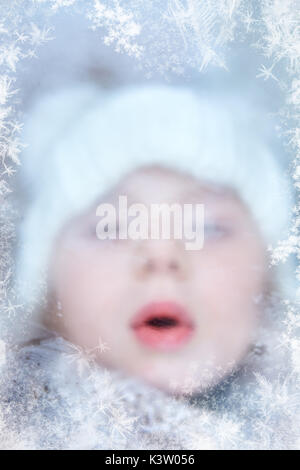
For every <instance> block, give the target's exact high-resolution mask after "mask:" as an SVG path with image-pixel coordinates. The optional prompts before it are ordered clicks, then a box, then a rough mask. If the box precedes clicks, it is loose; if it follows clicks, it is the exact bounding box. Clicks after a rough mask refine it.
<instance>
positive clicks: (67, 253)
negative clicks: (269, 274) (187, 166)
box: [50, 167, 267, 393]
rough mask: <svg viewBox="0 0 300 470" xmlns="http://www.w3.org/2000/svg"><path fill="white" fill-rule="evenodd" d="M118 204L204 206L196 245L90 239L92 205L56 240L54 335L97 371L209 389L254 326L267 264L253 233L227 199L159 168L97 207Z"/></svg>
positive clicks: (136, 176) (133, 177) (242, 349)
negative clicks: (98, 366)
mask: <svg viewBox="0 0 300 470" xmlns="http://www.w3.org/2000/svg"><path fill="white" fill-rule="evenodd" d="M119 195H126V196H127V197H128V206H129V205H130V204H132V203H136V202H138V203H143V204H144V205H146V206H147V207H150V204H152V203H167V204H173V203H178V204H181V205H183V204H187V203H191V204H195V203H202V204H204V211H205V212H204V221H205V224H206V225H205V232H204V246H203V248H202V249H200V250H196V251H189V250H186V249H185V241H186V240H174V239H170V240H165V239H160V240H152V239H147V240H131V239H125V240H118V239H116V240H100V239H98V238H97V235H96V224H97V223H98V222H99V217H97V216H96V207H97V205H98V204H99V203H100V201H97V204H95V205H93V206H92V207H91V208H89V210H87V211H86V212H85V213H84V214H81V215H80V216H79V217H76V218H74V219H72V220H71V221H70V222H69V223H68V224H66V226H65V227H64V229H63V230H62V232H61V233H60V234H59V236H58V238H57V241H56V246H55V251H54V256H53V258H52V265H51V270H50V273H51V282H52V288H53V291H54V295H55V298H56V299H57V300H59V301H60V303H61V311H62V318H61V320H60V321H61V328H62V332H63V334H64V335H65V337H67V338H68V339H69V340H70V341H72V342H74V343H75V344H77V345H79V346H82V347H84V348H87V349H88V350H93V352H94V353H95V352H97V354H98V356H97V357H98V359H99V362H101V363H103V364H104V365H105V366H109V367H113V368H118V369H122V370H124V371H125V372H127V373H129V374H133V375H136V376H138V377H141V378H143V379H146V380H147V381H149V382H151V383H153V384H155V385H157V386H159V387H162V388H164V389H166V390H175V391H177V392H180V393H184V392H192V391H195V390H200V389H203V388H206V387H208V386H211V385H212V384H214V383H216V382H218V381H219V380H220V379H221V377H223V376H224V375H226V374H227V373H228V372H230V371H231V370H232V368H233V366H234V365H235V364H237V363H239V361H241V359H242V358H243V356H244V355H245V354H246V352H247V350H248V348H249V346H250V344H251V341H252V340H253V336H254V333H255V330H256V327H257V323H258V320H259V314H260V312H259V303H258V298H259V296H260V294H261V293H262V292H263V290H264V287H265V279H266V271H267V260H266V253H265V248H264V244H263V242H262V240H261V237H260V235H259V232H258V229H257V227H256V224H255V223H254V221H253V219H252V217H251V216H250V214H249V212H248V211H247V209H246V208H245V206H244V205H243V204H242V202H241V201H240V200H239V199H238V198H237V196H235V195H234V193H233V192H230V191H229V190H224V189H222V190H220V189H219V190H217V189H216V188H214V187H212V186H209V185H205V184H201V183H200V182H199V181H197V180H195V179H194V178H193V177H191V176H187V175H184V174H181V173H178V172H175V171H172V170H167V169H163V168H159V167H148V168H142V169H139V170H136V171H135V172H132V173H131V174H129V175H127V176H126V177H125V178H124V179H123V180H122V181H120V183H119V184H118V186H117V187H115V188H114V189H113V191H111V192H110V193H109V194H108V195H107V196H106V197H105V200H104V199H103V202H104V201H105V202H110V203H115V204H116V205H117V202H118V197H119ZM101 202H102V201H101ZM101 344H102V346H104V347H103V348H101ZM97 347H99V348H98V349H97Z"/></svg>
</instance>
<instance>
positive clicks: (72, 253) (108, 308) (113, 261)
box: [53, 242, 126, 348]
mask: <svg viewBox="0 0 300 470" xmlns="http://www.w3.org/2000/svg"><path fill="white" fill-rule="evenodd" d="M105 248H106V249H105ZM116 255H117V253H116V252H112V251H111V250H110V249H107V247H105V246H103V244H102V245H99V244H97V245H91V244H90V243H87V244H78V245H77V244H76V243H74V242H72V243H70V244H68V245H67V246H66V245H64V246H63V247H62V249H61V250H60V251H58V252H57V256H56V262H55V263H54V270H53V281H54V286H55V292H56V296H57V298H58V299H59V300H60V302H61V306H62V314H63V317H62V321H63V327H64V332H65V335H66V336H67V337H68V338H69V339H70V340H71V341H73V342H74V343H76V344H78V345H80V346H84V347H87V348H94V347H96V346H97V344H99V341H102V340H103V341H104V342H105V343H111V342H112V338H111V336H112V332H114V335H115V337H118V323H117V322H116V315H118V314H119V312H120V306H121V305H122V290H124V288H126V285H125V282H124V279H126V273H125V262H123V263H122V262H120V257H118V256H116ZM121 260H122V257H121ZM124 261H125V260H124ZM120 320H121V319H120Z"/></svg>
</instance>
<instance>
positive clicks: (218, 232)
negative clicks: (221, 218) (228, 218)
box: [204, 223, 231, 240]
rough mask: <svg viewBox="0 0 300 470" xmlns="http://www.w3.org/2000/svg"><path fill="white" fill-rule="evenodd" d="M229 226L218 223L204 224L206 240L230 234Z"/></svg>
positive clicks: (217, 238)
mask: <svg viewBox="0 0 300 470" xmlns="http://www.w3.org/2000/svg"><path fill="white" fill-rule="evenodd" d="M230 233H231V230H230V228H229V227H227V226H225V225H222V224H218V223H206V224H204V240H219V239H220V238H223V237H227V236H228V235H230Z"/></svg>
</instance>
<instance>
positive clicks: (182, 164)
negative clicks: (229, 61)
mask: <svg viewBox="0 0 300 470" xmlns="http://www.w3.org/2000/svg"><path fill="white" fill-rule="evenodd" d="M257 119H259V116H258V115H257V113H255V112H254V111H253V109H252V108H251V107H249V106H245V104H243V103H241V102H239V100H234V101H232V100H229V99H226V98H223V99H222V100H220V98H219V97H216V98H215V99H213V98H211V97H206V96H203V94H201V93H199V92H197V91H193V90H192V89H189V88H185V87H174V86H167V85H143V86H131V87H125V88H121V89H115V90H113V91H111V90H110V91H107V90H103V89H100V88H99V87H98V86H96V85H93V84H80V85H77V86H73V87H71V88H68V89H64V90H60V91H58V92H56V93H52V94H50V95H47V96H44V97H42V98H40V99H39V100H38V101H37V103H36V104H35V106H34V107H33V109H32V110H31V111H30V113H29V117H28V119H27V122H26V123H25V127H24V135H23V136H24V142H25V143H27V144H28V146H27V148H26V149H25V151H24V152H23V155H22V167H21V170H20V177H21V178H22V180H23V182H24V183H25V185H27V186H28V188H27V189H28V190H29V193H30V202H29V207H28V211H27V212H26V213H25V214H24V220H23V223H22V226H21V227H20V238H19V240H20V244H19V252H18V257H17V269H16V286H17V289H18V291H19V292H20V294H21V296H22V301H23V303H24V304H25V305H29V304H32V302H34V301H36V300H37V299H38V298H40V295H42V291H43V289H44V288H45V285H44V284H43V282H41V280H42V279H44V277H43V276H45V273H46V270H47V265H48V260H49V253H50V250H51V246H52V243H53V239H54V236H55V235H56V234H57V232H58V230H59V228H60V227H61V226H62V224H63V223H64V222H65V221H66V219H67V218H69V217H72V216H73V215H75V214H76V213H79V212H80V211H82V210H83V209H84V208H86V207H87V206H88V205H89V204H91V203H92V201H93V199H95V198H96V197H97V195H100V194H101V193H103V192H104V191H106V190H107V189H108V188H109V187H111V186H112V185H113V184H114V183H116V182H117V181H118V179H119V178H120V177H121V176H122V175H123V174H124V173H125V172H128V171H129V170H131V169H134V168H135V167H137V166H141V165H144V164H149V163H159V164H163V165H164V166H169V167H171V168H177V169H181V170H184V171H185V172H186V171H188V172H189V173H191V174H193V175H195V176H197V177H199V178H200V179H204V180H209V181H213V182H214V183H222V184H226V185H229V186H231V187H233V188H234V189H236V190H237V192H238V194H240V196H241V198H242V199H243V200H244V201H245V202H246V204H247V205H248V206H249V208H250V209H251V210H252V213H253V215H254V216H255V218H256V219H257V222H258V223H259V225H260V227H261V230H262V233H263V234H264V236H265V239H266V241H267V243H276V241H277V240H278V239H280V238H281V237H283V236H284V234H285V233H284V232H285V230H286V229H287V228H288V225H289V218H290V212H291V210H290V209H291V204H292V200H291V196H290V194H289V191H288V181H287V178H286V177H285V176H284V175H283V169H282V168H281V167H280V165H279V163H278V161H277V160H276V158H275V156H274V155H273V154H272V153H271V151H270V150H269V148H267V147H266V145H265V144H264V142H263V140H262V139H261V138H260V137H259V123H258V121H257Z"/></svg>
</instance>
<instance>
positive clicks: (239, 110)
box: [3, 84, 295, 449]
mask: <svg viewBox="0 0 300 470" xmlns="http://www.w3.org/2000/svg"><path fill="white" fill-rule="evenodd" d="M256 119H257V116H256V115H255V113H254V112H253V110H250V109H249V108H246V109H245V108H244V107H243V106H242V104H241V103H240V102H239V101H238V100H229V99H227V100H226V99H223V100H221V101H220V100H219V99H216V98H215V99H213V98H212V97H204V96H201V94H199V92H198V91H196V90H194V91H193V90H189V89H186V88H181V87H167V86H141V87H134V86H133V87H128V88H124V89H117V90H113V91H104V90H100V89H98V88H97V87H96V86H95V85H92V84H86V85H79V86H76V87H73V88H70V89H68V90H62V91H59V92H57V93H56V94H54V95H51V96H47V97H44V98H43V99H41V100H40V101H39V102H38V103H37V104H36V106H35V108H34V110H33V111H32V112H31V114H30V115H29V118H28V122H27V124H26V128H25V134H24V139H25V141H26V142H27V143H29V146H28V148H27V150H26V151H24V155H23V166H22V170H21V175H20V176H21V177H22V181H23V184H24V185H25V189H27V190H28V192H29V201H28V210H27V212H25V214H24V220H23V222H22V227H21V231H20V246H19V251H18V259H17V270H16V289H17V292H18V294H19V296H20V298H21V299H22V303H23V305H24V307H25V311H26V312H29V314H30V318H29V319H28V318H27V317H25V319H23V321H20V323H19V325H18V327H19V331H22V335H23V337H24V338H25V333H26V332H27V333H30V334H31V335H32V336H34V337H35V338H34V339H33V340H32V341H30V342H28V343H27V345H23V347H21V348H20V352H19V353H17V354H16V357H12V358H9V359H8V366H7V368H6V369H7V371H9V370H12V368H13V367H14V368H15V370H16V369H17V371H18V372H17V373H16V377H14V380H15V385H14V386H13V387H12V388H10V386H9V385H7V384H9V383H10V380H9V372H6V375H5V374H4V377H5V387H4V388H5V390H6V391H5V393H4V392H3V396H4V401H5V400H6V401H5V403H9V406H7V411H6V419H7V422H8V423H9V425H10V427H11V429H12V432H16V433H17V436H18V439H19V440H20V439H21V440H22V445H23V446H24V447H26V446H27V447H29V448H30V447H33V448H78V447H79V448H115V449H118V448H119V449H120V448H137V447H141V448H206V447H209V448H258V447H261V448H265V447H266V448H268V447H272V446H273V447H274V448H276V446H277V448H278V447H282V448H286V447H288V446H289V445H290V442H291V439H292V437H294V434H295V431H294V428H293V426H292V425H291V423H290V421H289V416H288V412H287V413H286V415H284V413H283V414H282V410H279V411H278V410H277V409H276V413H273V412H272V413H273V414H272V413H270V414H269V418H268V419H270V420H271V422H270V426H269V429H268V432H266V431H265V430H262V429H260V426H261V425H262V423H264V422H265V416H264V414H263V413H264V412H265V407H264V406H265V405H261V408H260V405H259V400H258V393H259V392H258V390H259V387H258V384H257V380H256V379H257V377H258V376H256V377H255V375H254V372H255V373H258V372H259V371H260V372H262V371H263V374H264V377H265V380H268V379H269V378H270V376H273V377H274V378H275V379H277V378H278V373H281V372H282V362H280V364H278V363H277V360H276V358H275V354H276V353H275V351H272V350H269V349H268V346H267V344H266V343H263V344H261V343H260V341H261V337H260V334H261V332H262V331H267V333H268V334H269V335H270V338H268V341H269V347H271V348H274V349H276V348H275V347H274V344H275V343H274V344H273V342H274V341H275V339H276V333H274V331H275V329H274V328H275V327H274V322H275V319H274V318H272V315H273V313H272V315H269V314H268V312H269V311H270V299H273V302H274V299H275V302H279V300H278V297H276V296H275V292H277V293H278V295H280V283H279V282H278V279H276V273H275V270H274V269H273V271H272V270H271V269H270V268H269V260H268V252H267V246H268V245H269V244H273V245H274V244H275V243H276V241H277V240H278V239H281V238H283V237H284V236H285V234H286V229H287V228H288V223H289V216H290V208H291V197H290V195H289V191H288V185H287V182H286V179H285V177H284V176H283V171H282V169H281V168H280V166H279V164H278V162H277V161H276V158H275V157H274V155H273V154H272V153H271V152H270V150H269V149H268V148H267V147H266V146H265V145H264V144H263V143H262V139H261V138H260V137H259V136H258V135H257V134H258V130H257V129H258V124H257V122H256ZM120 196H123V197H124V196H125V197H126V201H127V203H128V205H132V204H139V206H135V207H141V205H142V206H143V208H144V209H145V208H146V209H149V208H150V207H151V205H152V204H169V205H172V204H177V205H179V206H180V207H184V205H186V204H189V205H193V204H194V205H195V204H199V203H200V204H203V205H204V220H203V227H202V229H203V230H204V244H203V246H201V247H200V248H199V249H196V250H187V249H186V245H185V241H186V240H184V239H175V238H174V237H173V238H172V237H171V238H170V239H162V237H159V238H158V239H151V237H144V238H143V237H136V238H137V239H132V238H134V237H132V238H130V237H127V238H126V237H125V238H124V237H123V238H122V237H121V238H119V237H118V236H117V235H118V234H119V232H118V230H119V231H120V230H121V229H120V224H121V220H115V219H113V220H109V218H108V219H107V220H106V234H107V237H106V235H105V234H104V235H103V233H102V235H103V236H102V239H100V238H101V237H99V236H97V235H99V234H98V232H97V229H96V227H97V224H98V222H99V216H98V215H99V212H98V215H97V208H98V207H99V205H100V206H101V204H106V206H105V207H106V208H107V207H108V206H107V204H110V206H112V207H117V206H118V203H119V201H120V199H119V197H120ZM129 214H130V216H131V218H132V216H133V215H136V213H134V212H131V213H130V212H129ZM102 215H103V213H102ZM191 218H192V215H191V214H190V216H189V219H190V220H188V221H187V222H191ZM113 222H116V223H117V224H119V226H117V227H114V229H115V231H114V232H113V235H112V236H111V237H109V233H107V229H108V230H109V229H110V227H113ZM127 222H128V223H129V222H130V221H127ZM110 223H111V225H110ZM185 223H186V220H185ZM148 228H149V227H148V226H147V230H148ZM200 229H201V227H200ZM147 230H146V232H147V234H148V231H147ZM196 230H199V226H197V227H196ZM193 233H194V234H196V231H194V232H193ZM271 294H272V296H271ZM279 298H280V297H279ZM33 325H35V330H34V329H33ZM275 325H276V323H275ZM37 327H39V328H42V333H43V334H42V336H45V334H44V332H46V334H47V335H48V336H49V337H46V338H45V337H44V338H43V337H42V336H41V334H40V332H39V331H38V328H37ZM277 327H278V324H277V326H276V328H277ZM24 331H25V333H24ZM271 331H272V334H271ZM36 338H38V339H36ZM281 360H282V359H281ZM285 360H287V359H285ZM274 362H275V364H274ZM270 364H272V366H271V369H272V370H270ZM286 364H287V363H286ZM262 365H264V366H262ZM276 367H277V368H278V371H277V369H276ZM108 371H109V372H108ZM7 377H8V378H7ZM16 384H18V385H16ZM9 390H10V392H9ZM5 397H6V398H5ZM7 397H9V399H8V398H7ZM12 397H13V398H12ZM263 410H264V411H263ZM286 411H287V410H286ZM254 415H255V416H256V418H255V419H256V421H254V422H253V416H254ZM273 415H274V416H273ZM283 415H284V416H283ZM16 416H17V420H16V419H15V417H16ZM15 421H17V423H16V422H15ZM287 422H288V424H287ZM20 423H22V424H21V425H20ZM176 425H177V427H178V429H175V428H176ZM222 426H223V427H222ZM224 429H227V431H226V432H225V433H224ZM229 429H230V430H231V431H230V432H228V430H229ZM24 430H26V431H25V432H24ZM193 446H194V447H193Z"/></svg>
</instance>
